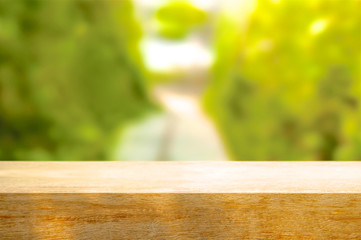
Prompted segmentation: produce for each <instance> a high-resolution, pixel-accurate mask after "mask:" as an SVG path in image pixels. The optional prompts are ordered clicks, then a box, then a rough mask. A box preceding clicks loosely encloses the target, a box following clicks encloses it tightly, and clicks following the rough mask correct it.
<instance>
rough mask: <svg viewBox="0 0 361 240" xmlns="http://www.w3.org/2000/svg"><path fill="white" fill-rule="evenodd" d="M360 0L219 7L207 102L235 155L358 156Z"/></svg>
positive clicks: (250, 157) (360, 132)
mask: <svg viewBox="0 0 361 240" xmlns="http://www.w3.org/2000/svg"><path fill="white" fill-rule="evenodd" d="M359 4H360V2H359V1H353V0H351V1H327V0H319V1H311V0H303V1H298V0H295V1H271V0H259V1H257V5H256V6H257V7H256V8H255V10H254V11H253V12H252V14H251V15H250V17H249V19H247V20H246V21H239V19H240V18H242V17H243V15H244V14H239V17H237V16H236V17H234V16H230V15H229V14H227V13H223V14H221V15H220V16H219V19H218V28H217V30H216V53H217V56H216V57H217V59H216V62H215V64H214V68H213V73H214V77H213V79H212V82H211V84H210V86H209V88H208V90H207V92H206V96H205V105H206V108H207V110H208V112H209V114H210V115H211V116H212V117H213V119H214V121H215V122H216V124H217V126H218V128H219V129H220V131H221V133H222V135H223V138H224V140H225V142H226V145H227V146H228V149H229V152H230V154H231V156H232V157H233V158H234V159H236V160H315V159H319V160H361V145H360V143H361V122H360V121H361V119H360V117H361V106H360V105H361V104H360V102H359V101H360V89H361V82H360V80H361V79H360V53H361V51H360V50H361V49H360V42H361V39H360V37H361V36H360V29H361V24H360V22H361V19H360V15H359V14H360V12H359V8H360V6H359Z"/></svg>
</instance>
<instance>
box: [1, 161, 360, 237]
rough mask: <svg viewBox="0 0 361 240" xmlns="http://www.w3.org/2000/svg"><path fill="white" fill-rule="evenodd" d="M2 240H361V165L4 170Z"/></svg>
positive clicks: (17, 165) (87, 165)
mask: <svg viewBox="0 0 361 240" xmlns="http://www.w3.org/2000/svg"><path fill="white" fill-rule="evenodd" d="M0 239H217V240H218V239H361V163H360V162H0Z"/></svg>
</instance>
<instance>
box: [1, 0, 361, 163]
mask: <svg viewBox="0 0 361 240" xmlns="http://www.w3.org/2000/svg"><path fill="white" fill-rule="evenodd" d="M360 9H361V1H360V0H188V1H186V0H182V1H178V0H134V1H130V0H16V1H14V0H0V159H1V160H131V161H136V160H142V161H147V160H163V161H176V160H267V161H268V160H269V161H271V160H361V103H360V100H361V76H360V73H361V68H360V66H361V65H360V63H361V59H360V57H361V10H360Z"/></svg>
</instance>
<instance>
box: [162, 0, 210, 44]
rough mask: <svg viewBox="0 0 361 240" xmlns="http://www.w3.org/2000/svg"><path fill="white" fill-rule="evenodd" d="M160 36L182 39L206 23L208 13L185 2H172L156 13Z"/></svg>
mask: <svg viewBox="0 0 361 240" xmlns="http://www.w3.org/2000/svg"><path fill="white" fill-rule="evenodd" d="M156 18H157V20H158V21H159V34H160V35H161V36H162V37H164V38H168V39H182V38H184V37H186V36H187V34H189V32H190V31H192V30H193V29H194V27H196V26H198V25H200V24H202V23H204V22H205V20H206V18H207V14H206V12H204V11H202V10H201V9H198V8H196V7H195V6H193V5H192V4H190V3H188V2H185V1H171V2H169V3H168V4H166V5H164V6H163V7H161V8H160V9H158V11H157V12H156Z"/></svg>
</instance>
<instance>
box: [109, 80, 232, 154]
mask: <svg viewBox="0 0 361 240" xmlns="http://www.w3.org/2000/svg"><path fill="white" fill-rule="evenodd" d="M153 93H154V98H155V99H156V100H157V101H158V102H159V103H160V104H161V105H162V106H163V107H164V109H165V112H164V113H161V114H156V115H153V116H150V117H148V118H146V119H145V120H143V121H141V122H138V123H136V124H134V125H133V126H130V127H129V128H128V129H127V130H126V132H125V134H124V136H123V139H122V142H121V144H120V145H119V149H118V152H117V153H116V158H117V159H120V160H133V161H134V160H142V161H147V160H165V161H201V160H208V161H213V160H219V161H220V160H227V156H226V154H225V151H224V149H223V146H222V143H221V141H220V138H219V136H218V135H217V132H216V130H215V129H214V127H213V125H212V124H211V122H210V120H209V119H208V118H207V116H206V115H205V114H204V113H203V112H202V110H201V107H200V99H199V95H200V94H199V93H197V92H195V91H194V90H193V92H192V91H189V90H187V89H182V88H181V87H179V86H175V85H174V84H173V85H168V86H159V87H157V88H156V89H155V90H154V92H153Z"/></svg>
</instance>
